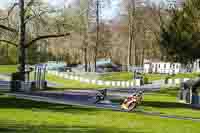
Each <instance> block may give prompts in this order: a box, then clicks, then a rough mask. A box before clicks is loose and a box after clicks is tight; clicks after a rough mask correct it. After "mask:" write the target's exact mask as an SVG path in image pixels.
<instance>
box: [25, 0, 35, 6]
mask: <svg viewBox="0 0 200 133" xmlns="http://www.w3.org/2000/svg"><path fill="white" fill-rule="evenodd" d="M34 2H35V0H30V1H29V3H28V4H27V5H26V7H30V6H32V5H33V4H34Z"/></svg>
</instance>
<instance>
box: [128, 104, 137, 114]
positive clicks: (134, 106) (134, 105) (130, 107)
mask: <svg viewBox="0 0 200 133" xmlns="http://www.w3.org/2000/svg"><path fill="white" fill-rule="evenodd" d="M136 105H137V104H136V103H135V102H133V103H131V104H130V105H129V106H128V109H127V111H128V112H129V111H133V110H134V109H135V108H136Z"/></svg>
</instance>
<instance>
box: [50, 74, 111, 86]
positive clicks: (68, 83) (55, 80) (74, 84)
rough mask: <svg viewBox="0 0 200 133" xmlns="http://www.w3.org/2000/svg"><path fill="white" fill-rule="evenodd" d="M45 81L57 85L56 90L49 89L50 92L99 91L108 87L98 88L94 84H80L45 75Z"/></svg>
mask: <svg viewBox="0 0 200 133" xmlns="http://www.w3.org/2000/svg"><path fill="white" fill-rule="evenodd" d="M47 80H48V81H50V82H52V83H57V84H58V85H59V84H60V85H59V86H58V87H57V88H49V89H52V90H65V89H100V88H108V86H100V85H95V84H88V83H81V82H80V81H75V80H67V79H63V78H60V77H58V76H54V75H50V74H48V75H47Z"/></svg>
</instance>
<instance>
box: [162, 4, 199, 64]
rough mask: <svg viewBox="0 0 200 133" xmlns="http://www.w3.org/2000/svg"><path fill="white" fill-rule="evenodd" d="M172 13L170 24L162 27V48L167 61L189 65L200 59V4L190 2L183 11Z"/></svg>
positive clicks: (172, 11) (175, 10) (173, 11)
mask: <svg viewBox="0 0 200 133" xmlns="http://www.w3.org/2000/svg"><path fill="white" fill-rule="evenodd" d="M171 13H172V16H171V19H170V21H169V23H167V24H166V23H164V24H163V25H162V27H161V28H162V34H161V47H162V49H163V52H164V53H165V55H166V59H167V60H172V61H179V62H182V63H185V64H187V63H189V62H192V61H193V60H195V59H197V58H199V57H200V53H199V51H200V25H199V22H200V19H199V15H200V3H199V1H198V0H188V1H187V2H186V3H185V5H184V7H183V9H182V10H179V9H173V10H171Z"/></svg>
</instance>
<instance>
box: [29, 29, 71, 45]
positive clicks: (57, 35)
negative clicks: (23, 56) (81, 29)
mask: <svg viewBox="0 0 200 133" xmlns="http://www.w3.org/2000/svg"><path fill="white" fill-rule="evenodd" d="M69 35H70V33H65V34H54V35H53V34H52V35H44V36H38V37H37V38H35V39H33V40H31V41H30V42H28V43H27V44H26V46H25V47H26V48H28V47H30V46H31V45H32V44H34V43H35V42H37V41H39V40H43V39H49V38H60V37H65V36H69Z"/></svg>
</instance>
